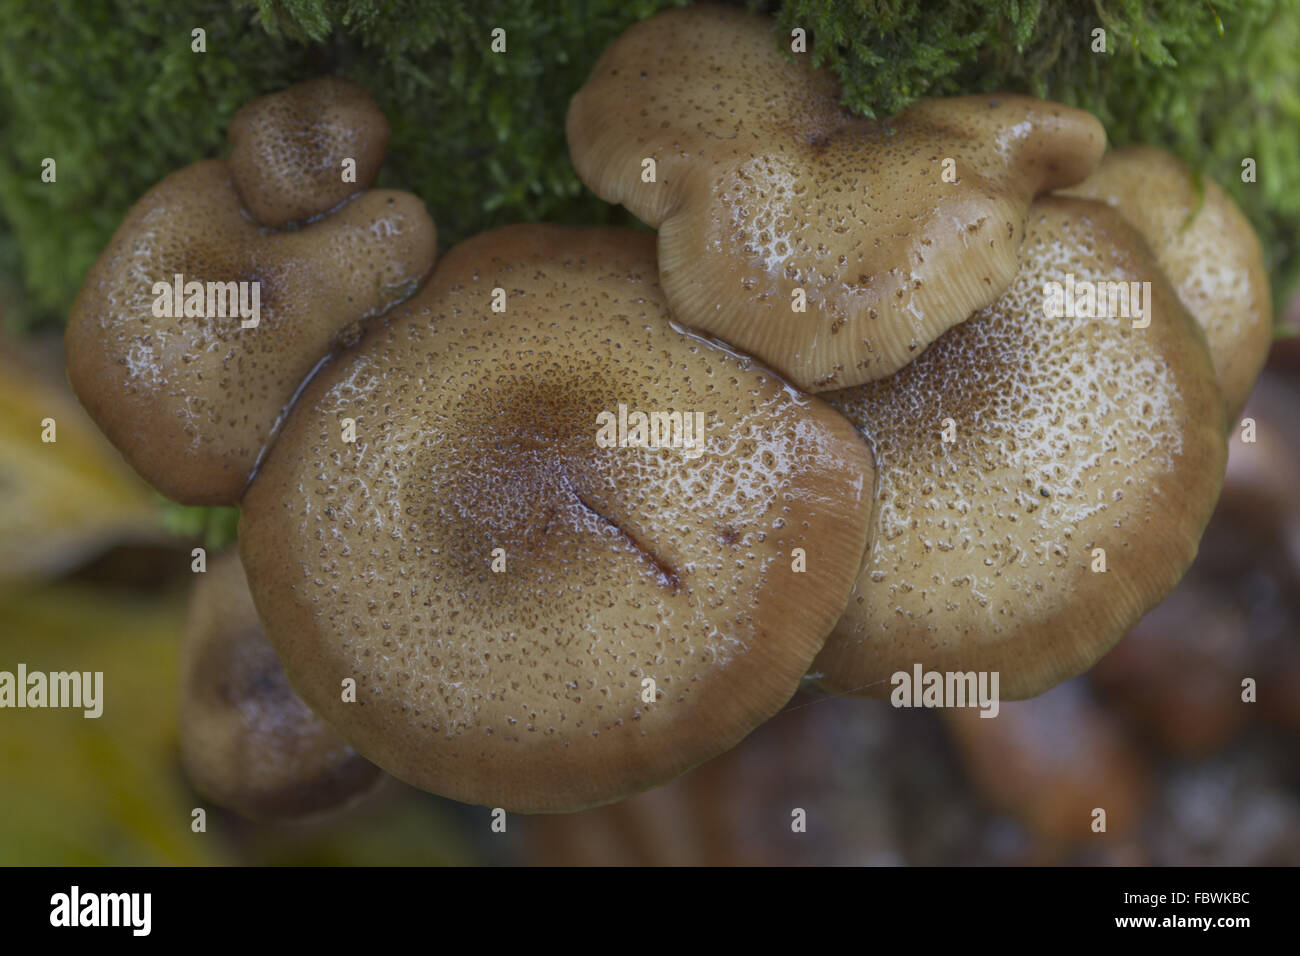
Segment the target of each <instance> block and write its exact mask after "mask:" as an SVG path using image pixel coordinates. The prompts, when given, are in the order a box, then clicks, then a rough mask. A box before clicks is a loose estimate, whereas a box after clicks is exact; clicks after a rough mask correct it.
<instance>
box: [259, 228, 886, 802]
mask: <svg viewBox="0 0 1300 956" xmlns="http://www.w3.org/2000/svg"><path fill="white" fill-rule="evenodd" d="M638 415H647V416H654V418H655V419H657V420H659V421H660V422H662V421H663V420H664V419H665V418H667V419H671V417H672V416H677V418H678V419H679V420H680V421H681V423H682V424H683V428H682V429H681V432H680V433H679V432H677V431H676V430H671V431H670V432H659V433H658V434H657V436H656V433H655V430H654V429H653V428H652V429H651V430H650V432H649V434H647V433H644V432H641V431H639V430H637V423H638V422H639V420H638V419H637V418H636V416H638ZM345 418H347V419H351V420H352V426H353V428H354V429H355V434H354V437H355V442H354V443H351V444H349V443H348V442H347V441H346V437H347V436H346V434H345V433H344V432H343V431H342V429H341V424H340V423H341V422H342V420H343V419H345ZM624 419H625V420H626V422H627V428H626V430H625V429H624V428H623V425H622V421H623V420H624ZM615 420H618V422H619V424H617V425H615V424H614V421H615ZM687 428H691V429H692V430H693V435H687V434H686V429H687ZM615 433H617V435H616V434H615ZM672 435H679V437H680V438H681V440H680V441H678V440H676V439H675V438H672ZM656 437H657V438H658V440H657V441H656ZM688 437H689V438H690V441H689V442H688V441H687V438H688ZM615 439H617V440H615ZM656 445H657V447H654V446H656ZM871 492H872V465H871V460H870V453H869V451H868V450H867V447H866V445H865V444H864V443H863V442H862V440H861V437H860V436H859V435H858V434H857V433H856V431H855V430H854V429H853V428H852V427H851V426H850V425H849V423H848V422H846V421H845V420H844V419H843V418H842V417H841V416H839V415H838V414H836V413H835V412H834V411H833V410H831V409H830V408H829V407H828V406H826V405H825V404H824V403H822V402H821V401H819V400H817V399H814V398H810V397H808V396H804V395H801V394H799V393H797V392H795V391H794V390H793V389H791V388H789V387H788V386H787V385H786V384H785V383H784V382H782V381H781V380H779V379H778V378H776V377H775V376H773V375H771V374H769V373H767V372H766V371H764V370H762V369H760V368H758V367H756V366H754V365H753V364H752V363H751V362H750V360H748V359H747V358H744V357H742V356H739V355H736V354H734V353H732V352H730V351H727V350H724V349H722V348H720V347H717V346H715V345H712V344H710V343H709V342H707V341H705V340H703V339H700V338H697V337H692V336H688V335H685V334H683V333H682V332H681V331H679V330H677V329H674V328H673V327H672V326H671V325H670V324H669V313H668V307H667V303H666V302H665V301H664V298H663V294H662V292H661V291H660V289H659V287H658V284H657V280H656V268H655V255H654V239H653V237H652V236H649V235H646V234H643V233H637V232H633V231H630V230H571V229H564V228H560V227H549V226H517V227H507V228H502V229H497V230H494V231H492V232H488V233H485V234H483V235H480V236H478V237H476V238H473V239H471V240H469V241H467V242H465V243H463V244H461V245H460V246H457V247H456V248H455V249H453V250H452V251H451V252H450V253H448V255H447V256H446V258H445V259H444V260H443V261H442V263H441V264H440V266H439V268H438V269H437V270H435V273H434V275H433V277H432V278H431V280H430V282H429V283H428V285H426V286H425V288H424V289H422V290H421V292H420V293H419V294H418V295H417V296H416V297H415V298H414V299H412V300H411V301H410V302H409V303H406V304H405V305H404V306H402V307H401V308H399V309H396V310H394V312H393V313H390V315H389V316H388V317H386V318H385V319H384V320H383V321H382V322H380V323H378V324H376V325H375V326H374V327H372V328H371V329H369V330H368V331H367V332H366V334H365V336H364V337H363V339H362V341H361V343H360V344H359V345H358V346H356V347H355V348H353V349H350V350H349V351H347V352H346V353H344V354H343V355H341V356H340V357H339V358H338V359H337V360H336V361H334V362H331V363H330V364H328V365H326V366H325V367H324V368H323V369H322V370H321V372H320V373H319V374H318V375H317V376H316V377H315V378H314V379H313V380H312V381H311V383H310V384H309V385H308V386H307V388H306V389H305V391H304V393H303V395H302V397H301V398H300V400H299V401H298V403H297V404H296V405H295V407H294V410H293V412H292V413H291V414H290V416H289V418H288V420H287V422H286V425H285V427H284V431H283V433H282V434H281V435H280V436H279V438H278V439H277V441H276V443H275V445H274V446H273V447H272V449H271V451H270V453H269V454H268V456H267V459H266V461H265V462H264V464H263V466H262V468H261V470H260V471H259V473H258V475H257V477H256V478H255V480H254V481H253V483H252V485H251V487H250V489H249V492H248V495H247V497H246V498H245V500H244V503H243V511H242V514H241V519H240V526H239V547H240V552H241V554H242V555H243V558H244V563H245V565H246V567H247V568H248V571H249V581H250V584H251V586H252V590H253V597H254V600H255V602H256V604H257V608H258V611H259V613H260V615H261V618H262V620H263V622H264V623H265V625H266V629H267V634H268V636H269V638H270V640H271V642H272V644H273V645H274V646H275V647H276V650H277V651H278V652H279V653H280V656H281V659H282V660H283V661H284V665H285V669H286V671H287V672H288V674H289V677H290V680H291V681H292V682H293V684H294V686H295V688H296V689H297V690H298V691H299V693H301V694H302V696H303V698H304V699H305V700H306V701H307V702H308V703H309V704H310V705H311V706H312V707H313V708H314V709H315V710H316V711H317V712H318V713H320V714H321V715H322V716H323V717H324V718H325V719H326V720H328V721H329V722H330V723H331V724H332V725H333V726H335V727H336V728H338V729H339V731H340V732H341V733H342V734H343V735H344V737H345V738H346V739H347V740H348V741H349V742H351V743H352V744H353V746H355V747H356V748H357V749H358V750H359V751H360V752H361V753H363V754H365V755H366V756H367V757H368V758H369V759H371V760H373V761H374V762H376V763H378V764H379V765H380V766H381V767H383V768H384V769H385V770H387V771H389V772H390V773H392V774H394V775H396V776H398V777H400V778H401V779H403V780H405V781H407V782H408V783H411V784H413V785H415V786H417V787H420V788H422V789H425V790H429V791H432V792H434V793H438V794H441V795H444V796H448V797H452V798H454V799H457V800H461V801H465V802H469V803H478V804H485V805H488V806H493V807H502V808H505V809H507V810H514V811H523V812H540V811H568V810H576V809H581V808H584V807H588V806H593V805H597V804H601V803H605V802H609V801H612V800H615V799H618V798H620V797H623V796H625V795H628V794H631V793H635V792H638V791H640V790H644V789H647V788H649V787H652V786H655V785H657V784H660V783H663V782H665V781H667V780H668V779H670V778H671V777H673V776H676V775H678V774H680V773H682V772H683V771H685V770H687V769H689V768H690V767H692V766H694V765H695V764H698V763H700V762H701V761H703V760H705V759H707V758H709V757H711V756H713V755H715V754H717V753H720V752H722V751H724V750H726V749H727V748H729V747H731V746H732V745H734V744H735V743H736V742H737V741H739V740H740V739H741V738H742V737H744V736H745V734H747V733H748V732H749V731H750V730H752V729H753V728H754V727H755V726H757V725H758V724H759V723H761V722H762V721H763V720H765V719H767V718H768V717H770V716H771V715H772V714H774V713H775V712H776V711H777V710H779V709H780V707H781V706H782V705H783V704H784V703H785V702H786V701H787V700H788V699H789V698H790V696H791V695H792V694H793V693H794V692H795V690H796V688H797V687H798V685H799V682H800V678H801V676H802V675H803V673H804V672H805V671H806V669H807V666H808V665H809V664H810V663H811V661H812V658H813V655H814V654H816V652H817V650H818V648H819V647H820V646H821V644H822V641H823V640H824V639H825V636H826V634H827V633H828V632H829V630H830V628H831V626H832V625H833V624H834V622H835V620H836V618H837V617H838V616H839V614H840V612H841V611H842V610H843V607H844V602H845V601H846V600H847V599H848V594H849V590H850V588H851V587H852V582H853V579H854V577H855V575H856V574H857V570H858V567H859V566H860V564H861V561H862V555H863V551H864V549H865V545H866V528H867V522H868V518H869V515H870V501H871ZM797 549H802V550H797ZM345 682H353V683H354V685H355V702H351V701H348V700H345V699H344V698H345V697H346V696H347V695H346V694H341V693H340V688H341V687H345V686H347V683H345Z"/></svg>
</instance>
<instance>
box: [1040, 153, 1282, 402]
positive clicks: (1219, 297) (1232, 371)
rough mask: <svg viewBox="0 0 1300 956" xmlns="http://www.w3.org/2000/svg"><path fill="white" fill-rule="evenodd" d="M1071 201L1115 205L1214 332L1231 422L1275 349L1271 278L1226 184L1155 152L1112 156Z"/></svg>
mask: <svg viewBox="0 0 1300 956" xmlns="http://www.w3.org/2000/svg"><path fill="white" fill-rule="evenodd" d="M1063 192H1064V193H1065V194H1066V195H1068V196H1081V197H1083V198H1085V199H1097V200H1100V201H1102V202H1105V203H1107V204H1109V205H1111V206H1114V207H1115V208H1117V209H1118V210H1119V211H1120V213H1121V214H1122V215H1123V216H1124V218H1125V219H1127V220H1128V221H1129V223H1131V224H1132V225H1133V226H1134V227H1135V228H1136V229H1137V230H1138V232H1140V233H1142V236H1143V238H1144V239H1146V241H1147V243H1148V244H1149V245H1150V246H1151V250H1152V251H1153V252H1154V253H1155V254H1156V260H1157V261H1158V262H1159V263H1160V268H1161V269H1162V270H1164V273H1165V275H1166V276H1168V277H1169V281H1170V283H1171V284H1172V285H1173V287H1174V289H1175V291H1177V293H1178V298H1179V299H1180V300H1182V303H1183V305H1185V306H1186V307H1187V311H1189V312H1191V313H1192V317H1193V318H1194V319H1196V321H1197V323H1198V324H1199V325H1200V326H1201V328H1202V329H1203V330H1204V331H1205V337H1206V340H1207V341H1208V343H1209V346H1210V356H1211V358H1213V359H1214V370H1215V373H1216V374H1217V375H1218V378H1219V388H1221V389H1222V390H1223V396H1224V400H1225V401H1226V402H1227V405H1228V418H1229V423H1231V422H1232V420H1233V419H1235V418H1236V416H1237V415H1238V414H1239V413H1240V412H1241V407H1242V405H1244V404H1245V402H1246V396H1247V395H1249V394H1250V389H1251V386H1252V385H1254V384H1255V379H1256V378H1257V377H1258V376H1259V371H1260V369H1261V368H1263V367H1264V361H1265V360H1266V359H1267V358H1268V348H1269V344H1270V343H1271V342H1272V340H1273V300H1272V294H1271V293H1270V291H1269V286H1268V270H1267V269H1266V268H1265V266H1264V254H1263V252H1262V251H1261V249H1260V247H1259V239H1258V238H1257V237H1256V236H1255V230H1254V229H1252V228H1251V225H1250V221H1249V220H1248V219H1246V217H1245V216H1244V215H1242V212H1241V210H1240V209H1238V208H1237V205H1236V203H1234V202H1233V201H1232V199H1231V198H1230V197H1229V196H1228V194H1227V193H1225V192H1224V191H1223V190H1222V189H1220V188H1219V186H1218V184H1217V183H1215V182H1214V181H1213V180H1210V179H1208V178H1206V177H1204V176H1199V175H1197V174H1196V173H1193V172H1192V171H1191V170H1190V169H1188V168H1187V167H1186V166H1185V165H1183V163H1182V161H1181V160H1179V159H1178V157H1176V156H1174V155H1173V154H1171V153H1167V152H1165V151H1164V150H1163V149H1155V148H1154V147H1151V146H1129V147H1127V148H1125V149H1116V150H1111V151H1110V152H1109V153H1107V154H1106V155H1105V157H1103V158H1102V161H1101V163H1100V165H1098V167H1097V168H1096V170H1094V171H1093V173H1092V175H1091V176H1089V177H1088V178H1087V179H1086V180H1084V181H1083V182H1082V183H1080V184H1079V185H1077V186H1074V187H1072V188H1070V189H1066V190H1063Z"/></svg>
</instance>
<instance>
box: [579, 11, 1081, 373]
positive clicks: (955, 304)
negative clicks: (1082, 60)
mask: <svg viewBox="0 0 1300 956" xmlns="http://www.w3.org/2000/svg"><path fill="white" fill-rule="evenodd" d="M770 27H771V21H770V20H769V19H767V18H766V17H762V16H758V15H754V14H749V13H745V12H742V11H738V10H734V9H730V8H724V7H712V6H697V7H691V8H689V9H686V10H673V11H668V12H665V13H661V14H659V15H657V16H654V17H652V18H650V19H648V20H645V21H643V22H641V23H638V24H636V25H634V26H633V27H631V28H630V29H629V30H628V31H627V32H625V33H624V34H623V35H622V36H621V37H620V38H619V39H618V40H616V41H615V42H614V43H613V44H612V45H611V46H610V47H609V48H608V49H607V50H606V51H605V53H604V54H603V55H602V57H601V58H600V60H599V61H598V63H597V64H596V66H595V67H594V69H593V70H592V73H591V76H590V78H589V79H588V81H587V83H586V85H585V86H584V87H583V88H582V89H580V90H579V91H578V93H577V94H576V95H575V96H574V97H573V100H572V102H571V104H570V107H569V114H568V122H567V132H568V139H569V149H570V153H571V155H572V158H573V164H574V167H575V168H576V169H577V172H578V176H579V178H581V179H582V181H583V182H584V183H585V184H586V185H587V186H588V187H589V188H590V189H592V190H593V191H594V192H595V193H596V194H597V195H598V196H600V197H601V198H603V199H606V200H608V201H610V202H615V203H622V204H623V205H625V206H626V207H627V208H628V209H629V210H631V211H632V212H633V213H634V214H635V215H637V216H638V217H640V218H641V219H642V220H644V221H645V222H646V223H648V224H649V225H651V226H653V227H655V228H657V229H658V230H659V260H660V264H659V274H660V281H661V283H662V285H663V288H664V293H665V295H666V296H667V298H668V302H669V305H670V306H671V308H672V311H673V313H674V315H675V316H676V317H677V319H678V320H679V321H681V322H682V323H684V324H686V325H688V326H691V327H694V328H697V329H700V330H702V331H704V332H707V333H708V334H710V335H715V336H717V337H718V338H720V339H722V340H724V341H726V342H729V343H731V344H732V345H734V346H736V347H737V348H740V349H743V350H745V351H746V352H748V353H750V354H751V355H754V356H755V357H757V358H759V359H761V360H763V361H764V362H766V363H767V364H768V365H770V366H771V367H772V368H774V369H776V370H777V371H778V372H780V373H781V374H783V375H784V376H785V377H787V378H788V379H789V380H790V381H792V382H794V383H795V384H796V385H798V386H799V387H800V388H803V389H805V390H808V391H822V390H826V389H835V388H842V387H846V386H852V385H858V384H861V383H863V382H867V381H870V380H873V379H878V378H882V377H885V376H888V375H890V374H892V373H894V372H896V371H897V370H898V369H899V368H901V367H903V366H904V365H906V364H907V363H908V362H910V361H912V360H913V359H915V358H916V357H917V356H918V355H920V354H921V351H922V350H923V349H925V347H926V346H928V345H929V344H930V343H931V342H932V341H933V340H934V339H936V338H937V337H938V336H939V335H941V334H942V333H943V332H944V331H946V330H947V329H949V328H951V327H952V326H954V325H956V324H957V323H959V322H962V321H963V320H965V319H966V318H967V317H968V316H969V315H970V314H971V313H972V312H974V311H975V310H977V309H980V308H982V307H985V306H988V305H990V304H991V303H992V302H993V301H994V300H995V299H996V298H997V297H998V296H999V295H1001V294H1002V292H1003V291H1004V290H1005V289H1006V287H1007V286H1008V285H1010V283H1011V281H1012V279H1013V278H1014V276H1015V273H1016V268H1017V258H1016V249H1017V247H1018V246H1019V244H1020V242H1021V239H1022V238H1023V235H1024V222H1025V214H1026V210H1027V208H1028V206H1029V203H1030V201H1031V200H1032V199H1033V197H1034V196H1035V195H1037V194H1039V193H1042V192H1045V191H1049V190H1052V189H1058V188H1061V187H1063V186H1068V185H1071V184H1073V183H1077V182H1079V181H1080V180H1082V179H1083V178H1084V177H1085V176H1087V175H1088V173H1089V172H1090V171H1091V170H1092V168H1093V166H1094V165H1095V164H1096V162H1097V161H1098V160H1099V159H1100V157H1101V155H1102V153H1103V151H1104V149H1105V143H1106V139H1105V132H1104V130H1103V129H1102V127H1101V124H1100V123H1099V122H1098V121H1097V120H1096V118H1094V117H1093V116H1092V115H1090V114H1089V113H1086V112H1084V111H1082V110H1078V109H1073V108H1071V107H1067V106H1063V105H1061V104H1059V103H1051V102H1046V101H1043V100H1037V99H1033V98H1031V97H1026V96H1018V95H1010V94H1005V95H1004V94H998V95H987V96H985V95H980V96H961V97H953V98H949V99H922V100H919V101H918V102H916V103H915V104H913V105H912V106H911V107H909V108H908V109H907V110H905V111H904V112H903V113H901V114H899V115H898V116H894V117H890V118H887V119H878V120H867V119H862V118H859V117H856V116H854V115H852V114H851V113H849V112H848V111H847V110H845V109H843V108H842V107H841V106H840V105H839V89H838V86H837V84H836V83H835V81H834V80H833V79H832V78H831V77H830V76H829V74H827V73H825V72H822V71H816V70H813V69H812V68H811V67H810V66H808V65H807V64H806V63H804V64H800V63H794V62H791V61H790V60H789V59H787V58H786V57H785V56H784V55H783V53H782V51H781V49H780V45H779V43H778V41H777V40H776V38H775V37H774V36H773V34H772V32H771V29H770ZM801 293H802V295H803V297H804V300H803V301H802V303H801V302H800V299H799V297H800V294H801ZM800 305H802V306H804V307H805V308H806V311H804V312H800V311H798V309H799V307H800Z"/></svg>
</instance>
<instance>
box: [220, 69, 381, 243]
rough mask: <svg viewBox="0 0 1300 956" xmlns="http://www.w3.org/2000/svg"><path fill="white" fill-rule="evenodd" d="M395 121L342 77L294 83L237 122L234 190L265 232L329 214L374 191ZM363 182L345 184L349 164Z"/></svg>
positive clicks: (242, 111) (250, 105) (232, 134)
mask: <svg viewBox="0 0 1300 956" xmlns="http://www.w3.org/2000/svg"><path fill="white" fill-rule="evenodd" d="M388 132H389V130H388V120H386V119H385V118H384V114H383V113H382V112H381V111H380V109H379V105H378V104H377V103H376V102H375V101H374V98H373V97H371V95H370V94H369V93H367V92H366V91H365V90H363V89H362V88H361V87H359V86H357V85H356V84H355V83H350V82H348V81H347V80H345V79H343V78H342V77H337V76H323V77H319V78H317V79H314V80H307V81H306V82H303V83H295V84H294V85H293V86H291V87H289V88H288V89H285V90H281V91H279V92H278V93H269V94H267V95H266V96H259V97H258V98H257V99H255V100H250V101H249V102H247V103H245V104H244V105H243V106H241V107H240V108H239V110H238V111H237V112H236V113H235V115H234V118H233V119H231V121H230V128H229V129H228V130H227V136H228V137H229V139H230V143H231V145H232V146H233V147H234V149H233V150H232V151H231V154H230V169H231V172H232V174H233V175H234V179H235V188H236V189H238V191H239V195H240V198H242V199H243V201H244V205H245V206H246V207H247V209H248V211H249V212H251V213H252V214H253V217H254V218H255V219H256V220H257V221H258V222H260V223H261V224H262V225H264V226H275V227H279V226H283V225H284V224H285V223H287V222H300V221H302V220H304V219H311V218H313V217H315V216H319V215H321V214H322V213H326V212H329V211H330V210H331V209H333V208H334V207H335V206H337V205H339V204H340V203H342V202H344V201H345V200H346V199H347V198H348V197H350V196H353V195H355V194H356V193H359V192H362V191H363V190H365V189H368V188H369V187H370V185H371V183H373V182H374V181H375V176H377V175H378V174H379V166H380V164H381V163H382V162H383V161H384V151H385V150H386V149H387V148H388ZM345 159H352V160H354V161H355V162H356V170H355V171H356V178H355V179H354V181H352V182H345V181H344V180H343V172H344V170H343V161H344V160H345Z"/></svg>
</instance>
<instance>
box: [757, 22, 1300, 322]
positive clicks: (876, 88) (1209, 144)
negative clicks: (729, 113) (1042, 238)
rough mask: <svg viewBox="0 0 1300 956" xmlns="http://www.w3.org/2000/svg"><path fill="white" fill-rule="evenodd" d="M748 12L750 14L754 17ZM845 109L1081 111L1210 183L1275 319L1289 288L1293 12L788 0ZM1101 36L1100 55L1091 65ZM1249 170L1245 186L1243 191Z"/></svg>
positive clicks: (1298, 123)
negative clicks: (1017, 100) (1236, 217)
mask: <svg viewBox="0 0 1300 956" xmlns="http://www.w3.org/2000/svg"><path fill="white" fill-rule="evenodd" d="M759 5H760V4H751V6H759ZM761 6H763V7H766V8H768V9H770V10H772V12H774V14H775V17H776V20H777V31H778V32H779V33H780V34H781V35H782V36H788V35H789V31H790V30H791V29H793V28H794V27H803V28H804V29H805V30H807V31H808V36H809V53H810V54H811V55H812V58H813V62H814V63H816V64H817V65H819V66H822V67H824V68H826V69H830V70H832V71H834V73H835V75H836V76H837V77H838V78H839V80H840V82H841V83H842V84H843V86H844V103H845V105H846V106H848V107H849V108H850V109H853V110H855V111H857V112H860V113H863V114H865V115H876V114H880V115H888V114H889V113H892V112H896V111H897V110H899V109H901V108H903V107H904V106H905V105H906V104H907V103H909V102H910V101H911V100H913V99H915V98H916V97H918V96H925V95H931V96H944V95H952V94H956V93H962V92H989V91H993V90H1010V91H1013V92H1024V93H1032V94H1034V95H1036V96H1042V97H1046V98H1049V99H1055V100H1059V101H1061V102H1064V103H1069V104H1071V105H1073V106H1080V107H1082V108H1084V109H1087V110H1090V111H1091V112H1093V113H1095V114H1096V115H1097V116H1098V117H1099V118H1100V119H1101V121H1102V123H1104V124H1105V126H1106V131H1107V134H1108V135H1109V137H1110V142H1111V144H1112V145H1115V146H1123V145H1126V144H1128V143H1133V142H1146V143H1151V144H1153V145H1157V146H1162V147H1164V148H1166V149H1168V150H1170V151H1172V152H1174V153H1176V154H1178V155H1179V156H1181V157H1182V158H1183V160H1184V161H1185V162H1187V163H1188V165H1189V166H1191V167H1192V168H1193V169H1195V170H1197V171H1198V172H1200V173H1202V174H1204V175H1206V176H1208V177H1209V178H1211V179H1213V180H1214V181H1215V182H1217V183H1219V184H1220V185H1221V186H1223V187H1224V188H1225V189H1226V190H1227V191H1228V192H1229V193H1230V194H1231V195H1232V197H1233V198H1234V199H1235V200H1236V201H1237V203H1238V204H1240V205H1241V207H1242V209H1243V211H1244V212H1245V213H1246V215H1247V216H1248V217H1249V218H1250V220H1251V221H1252V222H1253V223H1254V225H1255V227H1256V229H1257V230H1258V231H1259V233H1260V238H1261V240H1262V241H1263V244H1264V249H1265V254H1266V256H1267V257H1268V260H1269V264H1270V273H1271V275H1272V277H1273V284H1274V301H1275V304H1277V305H1278V306H1279V307H1280V306H1281V304H1282V302H1283V301H1284V296H1285V294H1286V293H1287V292H1289V291H1290V290H1292V289H1293V288H1294V286H1295V284H1296V282H1297V280H1298V279H1300V251H1298V250H1297V249H1296V246H1295V239H1294V236H1295V234H1296V231H1297V225H1300V155H1297V154H1298V152H1300V150H1298V149H1297V142H1298V141H1300V56H1297V50H1300V7H1298V6H1297V4H1296V3H1295V2H1294V0H1214V2H1213V3H1210V2H1206V0H1107V2H1102V0H1097V2H1095V3H1070V2H1048V0H1038V2H1035V0H997V2H973V0H930V2H927V3H916V2H910V0H858V2H856V3H853V4H847V3H842V2H837V0H788V2H786V3H780V4H777V3H766V4H761ZM1098 27H1101V28H1103V29H1105V30H1106V40H1107V44H1106V45H1107V53H1106V54H1104V55H1103V54H1096V53H1093V52H1092V42H1093V30H1094V29H1096V28H1098ZM1246 157H1251V158H1253V159H1255V161H1256V164H1257V180H1258V181H1257V182H1255V183H1243V182H1242V181H1241V172H1242V167H1241V163H1242V160H1243V159H1244V158H1246Z"/></svg>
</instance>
